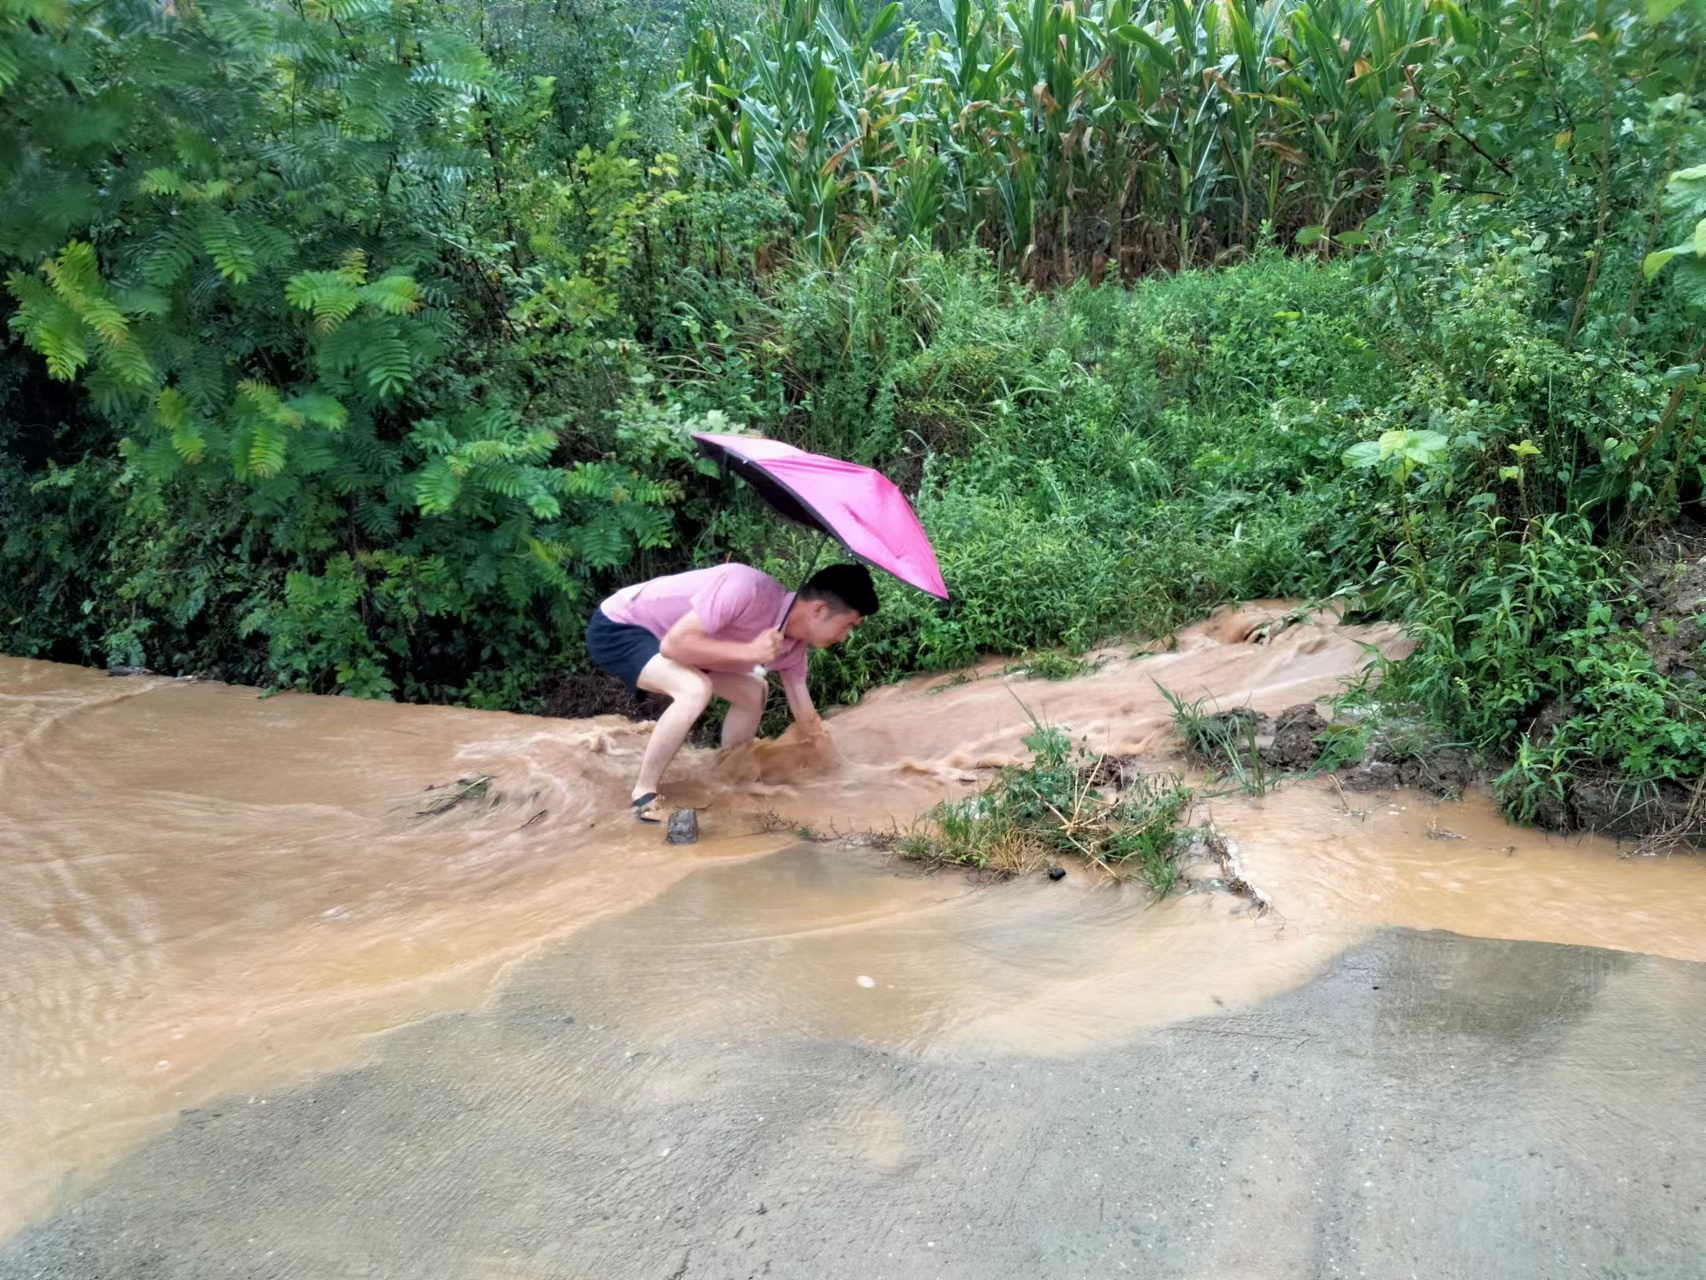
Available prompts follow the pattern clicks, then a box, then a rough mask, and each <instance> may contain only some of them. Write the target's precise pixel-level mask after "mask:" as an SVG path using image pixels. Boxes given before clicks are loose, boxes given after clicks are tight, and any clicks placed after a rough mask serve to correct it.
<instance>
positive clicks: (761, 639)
mask: <svg viewBox="0 0 1706 1280" xmlns="http://www.w3.org/2000/svg"><path fill="white" fill-rule="evenodd" d="M782 644H783V640H782V633H781V632H780V631H778V630H776V628H774V627H772V628H771V629H770V630H768V631H765V632H763V633H761V634H760V635H759V636H758V637H757V639H755V640H753V642H752V643H751V644H749V645H747V651H748V652H749V653H750V654H751V657H752V662H753V665H755V666H760V667H767V666H769V665H770V664H771V663H772V662H774V661H776V655H777V654H779V653H781V652H782Z"/></svg>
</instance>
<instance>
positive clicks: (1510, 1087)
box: [0, 867, 1706, 1280]
mask: <svg viewBox="0 0 1706 1280" xmlns="http://www.w3.org/2000/svg"><path fill="white" fill-rule="evenodd" d="M752 874H754V872H753V871H752V869H751V868H750V867H728V868H719V869H713V870H708V871H705V872H703V873H701V874H700V875H698V876H695V877H693V878H691V879H690V880H688V881H686V882H683V883H682V884H680V885H678V886H676V887H675V888H673V889H671V890H669V892H668V893H666V894H665V895H664V896H663V897H662V898H660V899H658V900H657V901H655V902H653V903H651V904H649V905H648V906H646V907H642V908H640V909H639V910H638V911H636V912H634V913H631V914H630V915H629V916H628V917H624V918H623V919H622V920H620V921H610V922H606V923H603V924H599V925H595V926H593V927H591V928H589V929H586V930H585V931H583V932H581V933H579V934H577V935H575V936H574V937H573V938H571V939H570V940H569V941H568V942H567V943H565V944H563V945H562V946H560V947H559V948H558V949H557V950H555V951H554V952H552V953H549V954H547V955H544V956H542V957H540V958H538V959H537V960H535V961H532V962H530V963H529V964H528V965H526V966H525V967H524V968H522V969H521V970H519V971H518V972H517V973H515V974H514V975H512V979H511V981H510V982H509V983H508V984H507V985H506V986H505V988H504V989H503V991H502V993H501V994H500V995H499V997H498V998H497V999H496V1000H495V1001H494V1003H493V1005H492V1007H491V1008H490V1009H487V1010H483V1011H477V1012H471V1013H467V1014H460V1015H452V1016H446V1017H440V1018H436V1019H432V1020H429V1021H426V1022H423V1023H419V1024H417V1025H414V1026H411V1027H407V1028H404V1029H402V1030H400V1031H398V1032H396V1033H393V1034H392V1035H389V1036H387V1037H385V1038H383V1039H381V1040H379V1041H378V1042H376V1044H375V1046H374V1053H373V1060H372V1061H371V1062H370V1063H369V1064H368V1065H365V1066H360V1067H356V1068H352V1069H350V1070H347V1071H344V1072H342V1073H338V1074H334V1075H330V1076H322V1077H319V1078H317V1079H314V1080H312V1081H310V1082H307V1083H305V1084H303V1085H300V1086H298V1087H296V1088H294V1089H292V1090H290V1091H287V1092H284V1093H282V1094H278V1095H268V1096H267V1097H265V1098H264V1099H263V1098H260V1097H254V1098H248V1097H240V1098H231V1099H227V1100H226V1101H224V1102H221V1103H219V1104H216V1105H213V1106H209V1107H204V1108H201V1109H199V1110H196V1111H192V1112H190V1113H187V1114H185V1115H184V1116H183V1117H182V1118H181V1120H180V1122H179V1123H178V1124H177V1125H176V1126H175V1127H174V1128H173V1129H172V1130H171V1131H170V1132H168V1133H166V1134H164V1135H162V1136H161V1137H159V1138H158V1139H156V1140H154V1141H152V1142H151V1143H149V1144H148V1145H146V1146H145V1147H143V1148H142V1149H141V1150H139V1151H137V1152H135V1153H133V1154H132V1155H131V1156H129V1157H128V1158H126V1159H125V1160H124V1161H123V1162H122V1163H120V1164H119V1165H118V1167H117V1168H115V1169H114V1170H113V1171H112V1172H111V1173H110V1174H109V1175H108V1176H107V1177H105V1178H104V1179H102V1180H101V1181H100V1182H98V1183H97V1184H96V1185H94V1186H93V1187H91V1188H89V1189H88V1190H87V1192H86V1193H85V1194H83V1195H82V1196H81V1197H73V1198H71V1199H70V1200H69V1201H68V1203H67V1204H65V1205H64V1206H63V1207H62V1208H61V1210H60V1211H59V1212H58V1213H57V1215H55V1216H51V1217H49V1218H48V1219H46V1220H44V1221H41V1222H38V1223H37V1224H35V1225H33V1226H30V1227H28V1228H26V1229H25V1230H23V1231H22V1232H20V1233H19V1234H17V1235H15V1236H13V1237H12V1238H11V1239H10V1240H8V1241H6V1242H4V1243H0V1280H24V1278H25V1277H30V1278H38V1277H42V1278H51V1280H72V1278H75V1280H143V1278H147V1280H203V1278H205V1280H214V1278H215V1277H218V1278H219V1280H235V1278H242V1280H261V1278H263V1277H266V1278H273V1277H277V1278H279V1280H285V1278H289V1280H303V1278H316V1280H317V1278H319V1277H396V1278H398V1280H402V1278H404V1277H407V1278H408V1280H499V1278H502V1277H527V1278H529V1280H535V1278H536V1280H544V1278H546V1277H549V1278H551V1280H568V1278H573V1277H588V1278H589V1280H591V1278H597V1280H615V1278H626V1277H636V1278H642V1277H643V1278H655V1280H736V1278H742V1277H751V1276H776V1277H790V1278H795V1277H798V1278H802V1280H804V1278H812V1280H817V1278H821V1280H880V1278H882V1277H897V1278H899V1277H904V1278H907V1280H911V1278H914V1277H918V1278H922V1277H953V1278H956V1280H1002V1278H1006V1277H1013V1278H1014V1280H1019V1278H1026V1280H1030V1278H1039V1277H1046V1278H1051V1280H1052V1278H1055V1277H1061V1278H1064V1277H1093V1278H1100V1277H1110V1276H1121V1275H1133V1276H1144V1277H1178V1278H1180V1280H1291V1278H1293V1277H1297V1278H1300V1280H1302V1278H1309V1280H1313V1278H1316V1277H1340V1276H1343V1277H1361V1276H1367V1277H1376V1278H1381V1280H1384V1278H1386V1277H1421V1278H1424V1280H1448V1278H1456V1277H1461V1278H1463V1280H1497V1278H1505V1277H1509V1278H1511V1280H1517V1278H1521V1280H1530V1278H1532V1280H1543V1278H1544V1280H1554V1278H1557V1277H1566V1276H1583V1277H1593V1278H1594V1280H1661V1278H1664V1280H1670V1278H1674V1280H1699V1277H1701V1276H1702V1275H1706V1089H1703V1082H1706V966H1702V965H1697V964H1689V963H1685V962H1680V961H1671V960H1661V959H1655V958H1651V957H1645V956H1639V955H1631V954H1627V953H1621V952H1609V951H1600V950H1594V949H1590V948H1578V947H1565V946H1556V945H1549V944H1538V943H1518V942H1501V941H1485V940H1478V939H1468V938H1463V937H1458V936H1455V935H1450V934H1440V933H1420V932H1412V931H1406V930H1385V931H1382V932H1379V933H1376V934H1374V935H1373V936H1372V937H1370V938H1368V939H1367V940H1365V941H1364V942H1362V943H1360V944H1359V945H1357V946H1355V947H1353V948H1351V949H1350V950H1348V951H1346V952H1344V953H1343V954H1341V955H1340V956H1339V957H1338V958H1337V959H1336V960H1334V961H1333V962H1331V964H1330V965H1329V966H1328V968H1327V969H1326V970H1325V971H1324V972H1323V973H1321V974H1319V975H1318V976H1317V977H1315V978H1314V979H1312V980H1310V981H1309V982H1307V983H1306V984H1304V985H1303V986H1301V987H1300V988H1298V989H1295V990H1292V991H1290V992H1289V993H1287V994H1283V995H1279V996H1275V997H1272V998H1269V999H1267V1000H1265V1001H1263V1002H1261V1003H1259V1004H1258V1005H1256V1006H1255V1007H1253V1008H1250V1009H1247V1010H1244V1011H1242V1012H1237V1013H1228V1014H1226V1015H1223V1016H1219V1017H1213V1018H1206V1019H1197V1020H1194V1021H1190V1022H1186V1023H1182V1024H1177V1025H1173V1026H1170V1027H1164V1028H1161V1029H1158V1030H1152V1031H1149V1032H1145V1033H1142V1034H1140V1035H1138V1036H1136V1037H1135V1038H1132V1039H1128V1040H1125V1041H1124V1042H1122V1043H1119V1044H1113V1045H1110V1046H1109V1047H1104V1048H1100V1049H1096V1050H1094V1051H1092V1052H1089V1053H1085V1054H1078V1055H1074V1056H1067V1057H1058V1058H1049V1057H1038V1056H1035V1055H1034V1054H1026V1055H1018V1054H1013V1055H1006V1054H1000V1053H990V1054H986V1055H984V1056H982V1057H981V1058H980V1057H976V1056H967V1055H945V1056H944V1055H941V1054H936V1053H932V1052H931V1051H930V1050H929V1047H928V1037H927V1036H925V1037H923V1038H922V1039H920V1040H918V1041H917V1045H916V1046H915V1047H908V1046H902V1047H895V1042H891V1044H890V1047H880V1044H881V1041H880V1038H878V1039H877V1040H871V1039H864V1038H861V1037H857V1036H848V1035H841V1034H834V1033H833V1031H832V1030H826V1029H825V1027H826V1026H827V1025H828V1024H823V1023H820V1024H818V1025H816V1026H814V1025H813V1024H812V1023H811V1022H810V1021H809V1020H807V1021H805V1022H802V1021H800V1020H798V1019H790V1018H788V1017H786V1016H783V1015H782V1014H781V1013H777V1012H775V1011H774V1010H772V1011H771V1012H769V1013H767V1009H770V1008H771V1006H770V1005H769V1004H768V1003H767V998H766V997H765V996H764V994H763V993H762V992H756V993H754V995H753V997H752V999H750V1000H748V1001H745V1002H742V1001H739V1000H733V1001H723V1002H715V1003H713V1002H706V1001H704V1000H702V999H689V998H683V999H682V1000H680V1001H678V1002H677V1003H675V1004H673V1005H671V1004H670V1003H669V1002H668V1001H667V1000H665V1001H664V1002H663V1005H662V1007H661V1011H660V1009H659V1007H658V1006H657V1001H656V1000H654V999H653V998H652V997H653V996H655V995H656V994H657V993H660V992H670V991H678V992H687V993H693V992H700V991H703V990H704V985H703V974H704V973H705V972H706V971H707V970H708V969H709V970H715V969H718V968H719V966H733V969H732V970H731V971H732V972H734V973H735V977H736V979H737V983H736V985H739V983H740V982H744V981H745V977H744V976H743V974H744V973H745V971H742V970H740V964H741V961H740V960H739V958H738V956H737V955H735V953H734V952H733V951H732V950H731V948H730V947H729V946H726V945H721V944H715V945H713V944H710V943H707V944H705V945H672V943H673V942H677V941H679V940H678V939H672V938H671V937H670V926H671V921H672V920H674V919H677V918H679V917H678V914H677V915H672V914H671V912H672V911H674V910H676V909H677V908H679V906H680V901H679V900H680V899H681V898H682V896H683V895H686V896H687V897H689V898H690V897H691V896H692V895H695V894H704V893H706V892H708V891H711V890H714V889H715V887H716V885H717V884H718V883H719V882H720V881H721V882H722V883H724V884H733V885H737V886H738V884H740V883H741V879H740V878H741V877H743V876H750V875H752ZM672 900H676V901H674V902H673V904H672ZM1133 927H1138V926H1137V925H1134V926H1133ZM648 930H650V931H653V936H657V937H658V939H659V944H658V945H657V946H656V948H655V949H653V950H650V951H646V950H636V949H634V947H633V946H632V939H634V938H635V937H645V936H647V934H648ZM1107 980H1108V981H1109V982H1119V983H1142V982H1143V981H1144V980H1145V975H1144V974H1143V973H1142V972H1128V973H1119V974H1113V975H1109V977H1108V979H1107Z"/></svg>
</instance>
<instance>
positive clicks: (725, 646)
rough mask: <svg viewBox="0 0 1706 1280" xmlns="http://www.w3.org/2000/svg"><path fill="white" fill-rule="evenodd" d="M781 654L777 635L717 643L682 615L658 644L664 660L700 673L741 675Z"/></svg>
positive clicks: (692, 618)
mask: <svg viewBox="0 0 1706 1280" xmlns="http://www.w3.org/2000/svg"><path fill="white" fill-rule="evenodd" d="M781 651H782V633H781V632H780V631H766V632H765V633H764V634H763V635H761V636H759V637H758V638H757V639H756V640H752V641H741V640H718V639H716V638H715V637H714V636H712V635H711V634H710V633H709V632H708V631H706V630H705V624H704V623H703V622H701V621H700V620H699V615H698V614H697V613H692V612H688V613H685V614H683V615H682V616H681V618H680V619H679V620H678V621H677V622H676V624H675V625H674V626H673V627H671V628H670V629H669V630H668V632H666V633H665V634H664V638H663V639H662V640H660V641H658V652H659V653H661V654H663V656H664V657H666V658H668V659H669V660H670V661H671V662H679V663H680V664H681V665H682V666H684V667H693V668H695V669H696V670H699V671H741V670H744V669H746V668H748V667H754V666H758V665H761V664H763V663H767V662H770V661H772V660H773V659H774V658H775V657H776V655H777V654H778V653H780V652H781ZM807 705H808V706H809V705H810V704H809V703H808V704H807Z"/></svg>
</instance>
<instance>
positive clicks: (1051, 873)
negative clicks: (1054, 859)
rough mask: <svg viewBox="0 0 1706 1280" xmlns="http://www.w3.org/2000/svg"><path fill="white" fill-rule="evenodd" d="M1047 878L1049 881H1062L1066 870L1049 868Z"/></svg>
mask: <svg viewBox="0 0 1706 1280" xmlns="http://www.w3.org/2000/svg"><path fill="white" fill-rule="evenodd" d="M1048 878H1049V879H1050V880H1064V879H1066V868H1065V867H1050V868H1049V869H1048Z"/></svg>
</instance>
